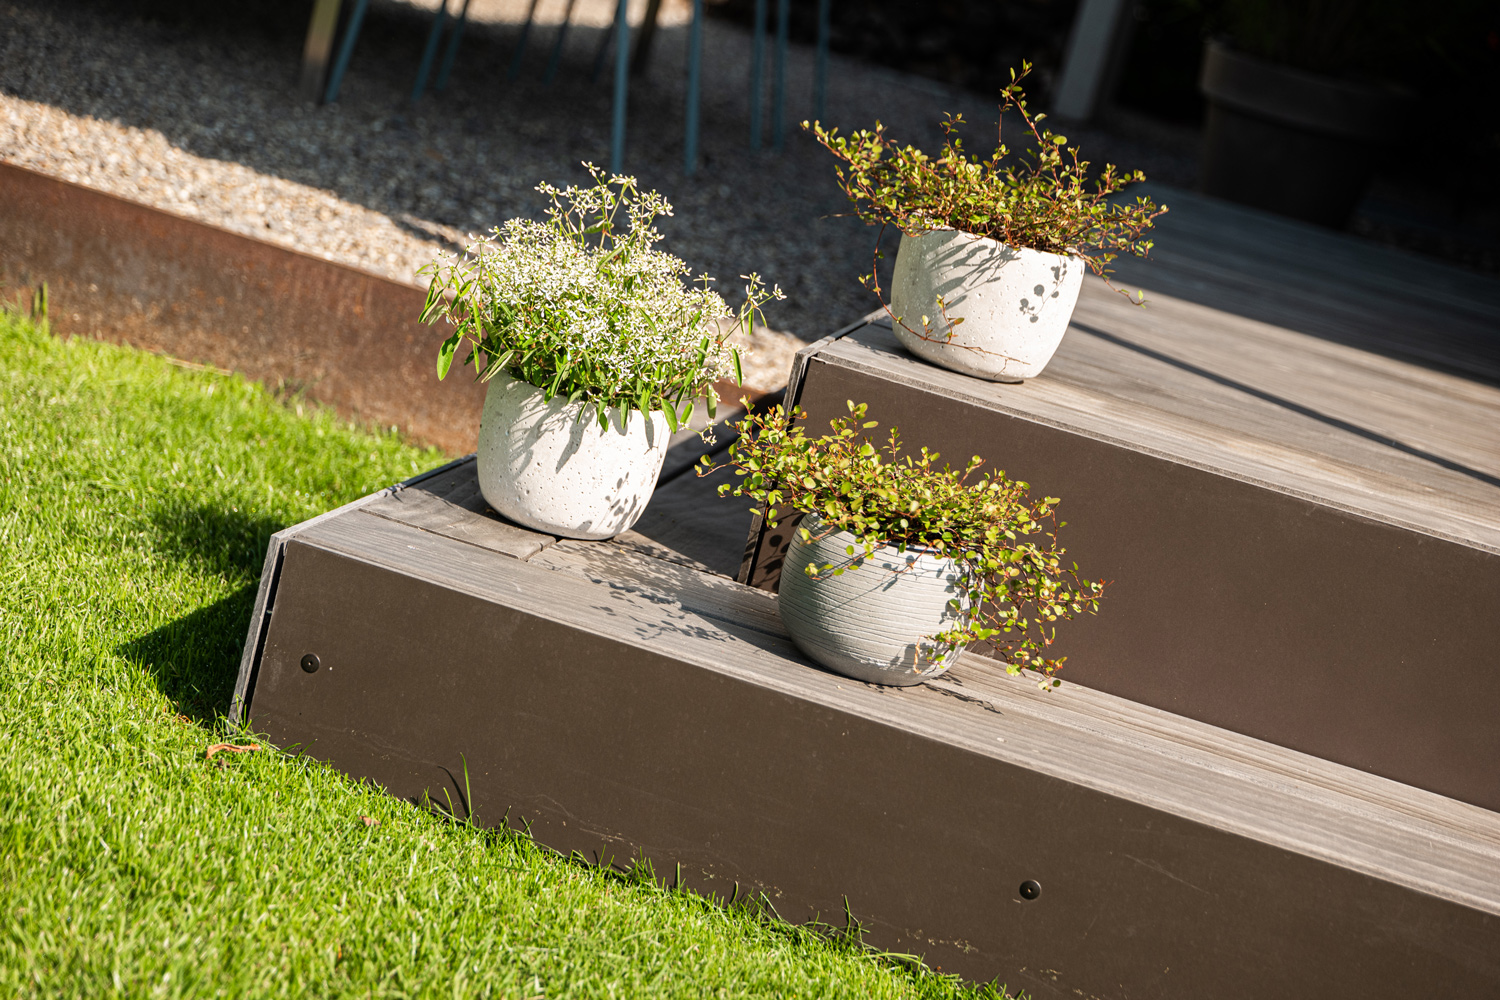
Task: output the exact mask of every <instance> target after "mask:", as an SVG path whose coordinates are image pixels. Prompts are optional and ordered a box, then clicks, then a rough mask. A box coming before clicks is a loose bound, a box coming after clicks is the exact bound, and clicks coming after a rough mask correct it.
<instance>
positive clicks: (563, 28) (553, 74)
mask: <svg viewBox="0 0 1500 1000" xmlns="http://www.w3.org/2000/svg"><path fill="white" fill-rule="evenodd" d="M577 2H578V0H568V9H567V11H566V12H565V13H564V14H563V19H562V24H561V25H559V26H558V28H557V40H556V41H555V42H553V43H552V55H551V56H550V57H548V59H547V72H546V73H545V74H544V75H543V76H542V86H544V87H550V86H552V81H553V80H555V79H557V68H558V67H559V66H560V65H562V50H563V39H565V38H567V37H568V25H570V24H572V23H573V5H574V4H575V3H577Z"/></svg>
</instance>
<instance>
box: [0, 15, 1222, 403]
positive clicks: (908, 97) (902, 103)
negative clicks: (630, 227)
mask: <svg viewBox="0 0 1500 1000" xmlns="http://www.w3.org/2000/svg"><path fill="white" fill-rule="evenodd" d="M527 2H528V0H473V3H472V6H471V19H472V23H471V24H470V26H469V28H468V30H467V32H466V34H465V35H464V39H463V47H462V49H461V51H460V54H459V58H458V62H457V66H456V69H455V71H454V74H453V79H452V83H451V85H450V86H449V88H448V90H447V92H446V93H444V94H442V95H439V96H433V95H429V96H427V97H425V98H423V100H422V101H421V102H419V103H418V104H416V105H412V104H410V103H409V102H408V100H407V95H408V93H409V91H410V87H411V83H412V80H413V78H414V76H415V71H416V66H417V62H418V60H419V58H420V52H421V47H422V44H423V42H424V40H425V36H426V30H427V27H428V25H429V24H430V22H431V17H432V15H431V13H430V11H429V10H424V9H422V7H421V6H419V5H416V4H411V3H398V2H395V0H375V2H374V3H372V5H371V12H370V15H369V18H368V20H367V22H366V28H365V31H364V34H363V36H362V38H361V41H360V46H359V48H358V49H357V51H356V53H355V56H354V59H353V62H352V64H351V67H350V70H349V74H348V76H347V77H346V79H345V83H344V87H343V93H342V95H341V99H340V100H339V102H338V103H337V104H334V105H330V106H325V107H314V106H312V105H310V104H306V103H303V102H302V101H300V100H299V99H298V98H297V96H296V93H295V83H296V77H297V71H298V65H299V60H300V53H301V43H302V35H303V31H304V30H305V27H306V18H307V9H308V4H307V3H306V0H301V2H296V0H262V2H261V3H259V4H252V5H240V8H236V9H232V10H214V11H212V12H205V11H204V9H203V8H206V7H207V6H208V5H200V4H196V3H192V2H191V0H139V2H136V3H129V2H117V3H106V2H103V0H97V2H90V0H0V159H4V160H7V161H9V162H12V163H17V164H21V165H23V166H27V167H31V168H33V169H37V170H41V171H44V172H47V173H50V174H53V175H55V176H58V177H62V178H64V179H66V180H70V181H74V182H77V183H80V184H85V185H88V186H90V187H94V188H98V189H101V190H104V191H108V192H111V193H114V194H119V195H123V196H125V197H128V198H132V199H135V200H138V201H142V202H145V203H148V204H151V205H154V206H156V207H159V208H163V209H166V210H169V211H172V212H176V213H179V214H182V215H186V216H189V217H192V218H196V219H200V220H202V221H205V222H209V223H212V224H215V225H219V226H223V227H225V228H228V229H231V230H234V231H236V232H241V233H246V234H250V235H254V236H257V237H260V238H263V239H267V240H270V241H273V242H276V243H281V244H283V245H286V246H291V247H295V248H297V249H299V250H303V251H306V252H309V253H313V254H316V255H319V256H322V257H325V258H327V259H330V260H337V261H340V262H343V263H347V264H351V265H354V266H357V267H361V268H366V269H369V270H372V271H375V272H378V273H381V274H384V275H387V276H390V277H392V278H396V279H399V280H403V281H411V280H413V275H414V273H415V271H416V269H417V268H418V267H420V266H422V264H424V263H426V262H427V261H428V260H430V259H431V258H432V256H433V255H434V254H435V253H436V252H437V251H438V250H439V249H441V248H445V247H447V248H452V247H454V246H456V245H459V244H461V243H462V242H463V241H464V239H465V235H466V234H467V233H469V232H472V231H476V230H482V229H487V228H488V227H489V226H491V225H494V224H496V223H498V222H499V221H501V220H503V219H505V218H507V217H510V216H513V215H535V214H536V213H538V212H539V210H540V207H541V206H540V201H539V197H538V196H537V195H536V194H535V193H534V191H533V190H532V188H533V187H534V185H535V184H536V183H537V182H538V181H539V180H542V179H548V180H553V181H555V182H559V183H565V182H568V181H573V180H577V179H580V178H581V177H582V170H581V168H580V167H579V163H580V161H582V160H586V159H587V160H593V161H595V162H600V163H603V162H606V161H607V159H608V134H609V99H610V91H609V88H608V86H607V84H606V82H605V81H604V80H601V82H600V83H599V84H598V85H594V84H591V83H590V80H589V75H590V70H591V67H592V65H593V61H594V57H595V53H596V52H597V50H598V46H599V44H600V41H601V38H602V34H603V31H604V28H603V26H604V25H606V24H607V23H608V19H609V11H610V8H611V0H577V8H576V10H575V15H574V27H573V28H572V29H571V30H570V31H569V33H568V36H567V44H566V45H565V47H564V50H563V60H562V67H561V71H560V72H559V74H558V77H557V80H556V82H555V83H554V84H553V85H552V86H551V87H546V86H543V85H542V83H541V77H542V74H543V69H544V67H545V65H546V61H547V56H548V54H549V51H550V47H551V45H552V42H553V39H554V38H555V37H556V34H555V33H556V30H557V28H556V25H557V23H558V22H559V21H560V20H561V13H562V10H563V9H564V5H565V0H543V2H541V3H540V4H539V6H538V27H537V28H536V29H534V30H533V32H532V35H531V45H530V47H529V49H528V52H527V58H526V60H525V62H524V64H523V67H522V73H521V75H520V78H519V79H518V80H516V81H515V82H513V83H512V82H508V81H507V79H506V75H507V74H506V71H507V69H508V67H509V65H510V62H511V58H512V55H513V52H514V46H515V42H516V39H517V37H518V36H519V33H520V24H519V22H520V21H522V20H524V11H525V7H526V5H527ZM635 3H636V6H637V7H641V8H643V7H644V4H645V0H635ZM214 6H215V7H217V6H218V5H214ZM435 6H436V3H435V2H432V0H429V2H428V3H427V7H429V8H431V7H435ZM242 8H249V9H242ZM686 10H687V8H686V2H685V0H666V3H665V4H664V16H663V19H662V24H663V27H662V30H661V31H660V32H659V34H658V36H657V40H656V46H655V48H654V50H653V59H652V64H651V67H650V70H649V72H648V73H647V74H646V75H645V76H644V77H642V78H637V79H636V80H635V81H634V83H633V85H632V91H631V105H630V119H629V121H630V132H629V147H628V154H627V169H628V171H629V172H631V173H634V174H636V175H638V176H639V177H640V178H641V180H642V181H643V182H644V183H645V184H646V185H647V186H651V187H655V188H658V189H659V190H661V191H662V192H663V193H664V194H666V195H667V197H668V198H669V199H670V200H671V201H672V202H673V203H674V204H675V205H676V209H677V211H676V215H675V217H674V218H673V219H670V220H666V222H665V223H664V224H663V226H662V228H663V230H664V231H665V232H666V233H667V236H668V247H669V249H671V250H672V251H673V252H675V253H677V254H678V255H680V256H681V257H683V258H684V259H685V260H687V262H688V263H689V264H690V265H691V266H692V267H693V268H694V269H695V270H697V271H706V272H707V273H709V274H712V275H715V276H716V277H717V278H718V279H719V282H720V285H721V287H722V288H723V289H724V290H725V291H726V293H731V292H733V291H734V290H735V289H736V288H737V287H738V284H739V283H738V282H737V281H736V280H735V278H736V276H737V275H739V274H742V273H745V272H746V271H749V270H751V269H754V270H757V271H759V272H760V273H761V274H762V275H764V276H765V277H766V278H767V280H769V281H772V282H776V283H779V284H780V285H781V286H782V287H783V289H785V291H786V292H787V295H788V300H787V301H786V302H785V303H781V304H778V305H775V306H773V307H772V308H771V309H769V310H768V318H769V320H770V322H771V324H772V326H773V327H774V328H775V330H776V331H779V333H778V334H774V335H766V336H762V337H760V338H758V340H757V343H756V344H755V345H754V352H755V353H754V358H753V360H752V363H751V364H750V366H749V370H748V371H747V372H746V375H747V381H748V382H750V383H751V384H752V385H756V386H759V387H761V388H769V387H772V386H774V385H778V384H781V382H783V381H784V380H785V377H786V372H787V368H788V364H789V361H790V354H791V352H792V351H794V350H795V349H796V347H797V346H798V345H799V344H800V343H801V342H802V341H804V340H811V339H816V338H817V337H819V336H822V335H823V334H824V333H826V332H829V331H831V330H832V329H834V328H836V327H837V326H840V325H842V324H844V323H846V322H848V321H849V320H850V319H851V318H853V317H855V316H858V315H860V314H862V313H864V312H866V311H868V310H869V309H870V308H872V307H873V306H874V305H875V303H874V301H873V299H872V298H871V296H870V294H869V293H868V292H866V291H865V290H864V289H863V288H862V287H861V286H860V285H859V283H858V280H857V277H858V275H859V274H860V273H862V272H863V271H865V270H867V269H868V267H869V264H870V260H871V253H872V250H873V248H874V236H875V234H874V231H873V230H868V229H865V228H863V227H861V226H860V225H859V224H858V223H857V221H855V220H852V219H844V218H833V217H831V216H832V215H833V213H837V212H839V211H841V210H842V208H843V205H844V202H843V201H842V196H841V195H840V194H839V192H838V189H837V188H836V186H835V184H834V180H833V172H832V164H831V160H830V158H829V157H828V156H827V154H826V153H824V152H823V151H822V150H821V149H820V148H818V147H817V146H816V144H815V143H813V142H812V141H811V140H809V139H808V138H807V137H806V136H805V135H803V134H801V133H800V132H799V131H797V130H796V129H795V127H793V125H792V123H795V122H800V121H801V120H802V119H803V118H804V117H808V116H809V115H810V114H811V113H812V105H811V90H812V86H811V84H812V63H813V59H812V53H811V51H810V50H807V49H804V48H800V47H794V48H793V50H792V52H791V56H790V58H789V61H788V107H787V111H788V135H787V140H786V147H785V149H784V150H783V151H780V152H775V151H772V150H770V149H769V148H767V149H765V150H763V151H762V152H759V153H753V152H751V151H750V150H749V148H748V144H747V136H748V132H749V125H748V101H747V93H748V72H749V63H750V48H751V46H750V39H749V36H748V35H747V34H745V33H744V32H742V31H740V30H739V29H737V28H735V27H733V26H730V25H727V24H724V23H721V22H718V21H715V20H714V19H712V18H710V19H709V20H708V21H707V25H706V31H705V56H704V69H705V80H704V92H703V136H702V140H701V148H702V149H703V151H704V163H703V166H702V168H701V169H700V170H699V171H698V173H697V174H696V175H695V176H693V177H691V178H689V177H685V176H683V173H682V169H681V159H682V113H681V107H682V99H683V97H682V94H683V88H682V79H683V75H684V61H685V47H686V46H685V38H686V31H685V28H684V26H683V25H684V22H685V20H686ZM637 16H638V14H637ZM768 63H769V59H768ZM603 75H604V76H605V77H607V76H608V74H607V73H605V74H603ZM830 76H831V79H830V86H829V97H828V111H829V115H828V117H829V120H830V121H832V122H836V123H840V124H842V125H843V126H844V127H845V128H846V129H847V128H853V127H861V126H865V125H868V124H870V123H872V122H873V121H874V120H875V119H876V118H879V119H881V120H882V121H884V122H886V123H887V124H888V125H890V126H891V128H892V130H893V132H894V133H895V134H896V135H898V136H899V137H901V138H903V139H905V140H907V141H913V142H918V143H920V144H923V145H924V146H926V147H928V148H930V147H932V146H934V145H936V143H937V139H938V134H939V133H938V130H937V127H936V122H937V121H938V119H939V118H940V117H941V114H942V112H944V111H961V112H963V113H964V115H965V117H966V118H969V119H970V120H972V121H975V122H977V123H984V122H989V123H990V124H989V125H988V126H984V129H985V131H989V130H990V129H993V122H994V106H993V103H992V102H989V101H987V100H985V99H984V98H982V97H980V96H976V95H973V94H969V93H964V92H956V91H952V90H950V89H949V88H946V87H943V86H941V85H938V84H934V83H932V82H931V81H928V80H924V79H920V78H916V77H906V76H903V75H901V74H899V73H895V72H892V71H890V70H886V69H883V68H881V67H875V66H869V65H864V64H861V63H857V62H853V61H850V60H845V59H841V58H839V57H837V56H835V57H834V58H833V61H832V70H831V74H830ZM766 118H767V125H766V127H767V132H766V146H767V147H769V146H770V131H769V128H770V125H769V110H768V111H767V115H766ZM1070 134H1071V135H1072V136H1073V138H1074V139H1075V140H1078V141H1081V142H1082V143H1083V144H1084V148H1085V150H1086V152H1089V153H1090V154H1091V155H1092V156H1093V158H1095V159H1104V158H1109V159H1114V160H1116V161H1118V162H1121V163H1122V165H1125V166H1129V167H1140V168H1142V169H1145V170H1146V171H1147V173H1148V174H1149V175H1151V176H1152V177H1153V179H1157V180H1163V181H1166V182H1168V183H1177V184H1186V183H1190V182H1191V179H1192V171H1193V162H1192V153H1191V148H1190V147H1185V146H1183V145H1182V143H1181V142H1180V141H1177V139H1176V137H1174V136H1171V135H1165V136H1164V135H1162V134H1160V133H1156V134H1152V133H1150V131H1149V130H1147V129H1144V128H1135V129H1134V130H1133V132H1131V133H1129V134H1127V133H1126V132H1125V130H1123V129H1121V130H1117V131H1115V132H1105V131H1101V130H1097V129H1093V130H1070ZM979 138H980V135H979V134H978V132H977V131H976V135H975V139H976V140H978V139H979ZM973 145H976V146H978V145H982V143H980V142H975V143H973ZM891 245H892V246H893V243H892V244H891ZM729 297H730V298H731V299H733V295H730V296H729Z"/></svg>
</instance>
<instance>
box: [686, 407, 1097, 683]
mask: <svg viewBox="0 0 1500 1000" xmlns="http://www.w3.org/2000/svg"><path fill="white" fill-rule="evenodd" d="M848 405H849V413H848V415H847V416H843V417H838V418H835V419H834V420H833V421H832V422H831V428H832V429H831V431H830V433H828V434H824V435H822V436H820V437H815V438H810V437H808V436H807V434H806V433H805V431H804V429H803V427H802V425H801V424H800V423H799V424H790V423H789V421H788V420H787V418H786V414H785V413H784V412H783V411H782V408H781V407H779V406H777V407H773V408H771V409H770V410H768V411H766V412H764V413H751V414H750V415H749V416H747V417H745V419H744V420H743V421H741V422H740V425H739V437H738V439H737V440H736V441H735V442H734V444H733V445H731V447H730V449H729V458H728V461H727V462H725V463H723V464H721V465H714V464H713V462H712V460H711V459H709V458H707V457H705V458H704V459H703V465H704V468H702V469H700V470H699V475H708V474H709V473H711V472H714V471H716V470H717V469H720V468H724V467H725V466H728V467H730V468H733V469H734V471H735V475H736V476H740V477H743V478H741V479H740V481H739V483H738V484H730V483H725V484H724V485H723V486H720V487H719V494H720V496H725V495H733V496H737V497H738V496H747V497H750V498H751V499H753V500H755V501H756V502H757V503H758V504H759V505H760V506H759V507H758V508H756V509H755V512H756V513H758V514H761V515H762V516H764V517H765V519H766V521H767V522H768V523H769V524H770V525H771V526H772V527H775V525H776V523H777V522H778V519H780V518H782V517H785V516H786V515H787V513H788V512H789V511H801V512H802V513H804V514H811V515H814V516H815V517H816V519H817V524H818V529H817V530H818V531H819V532H820V534H819V535H818V537H819V538H822V537H826V536H827V535H828V534H833V533H836V532H840V531H847V532H849V533H850V534H851V535H853V536H854V539H855V544H853V545H850V546H849V547H848V550H847V552H848V556H849V558H848V560H847V561H846V562H844V563H843V564H840V565H833V564H825V565H822V566H818V565H812V564H810V565H809V566H808V567H807V570H806V571H807V573H808V575H810V576H813V577H814V578H818V577H821V576H822V575H824V574H829V573H831V574H834V575H837V574H840V573H843V572H845V571H846V570H850V569H854V568H857V567H859V566H860V565H861V563H862V561H863V559H865V558H867V557H869V556H871V555H873V554H874V552H875V550H876V549H877V548H879V547H881V546H885V545H890V546H894V547H896V549H898V550H899V551H901V552H905V551H906V550H907V549H908V548H921V549H926V550H929V551H931V552H932V553H934V554H935V555H937V556H939V557H942V558H948V559H952V560H954V561H955V563H956V564H957V567H958V570H959V579H960V583H959V591H960V594H959V597H958V598H956V599H955V607H954V610H955V611H956V612H958V613H959V614H960V616H961V618H960V620H959V622H958V624H956V625H954V626H953V627H952V628H950V629H947V630H946V631H943V632H940V633H938V634H937V635H935V636H926V637H924V638H926V639H928V640H930V641H931V642H932V643H933V644H934V646H935V647H937V650H938V652H939V654H940V653H941V652H943V651H945V650H948V649H952V648H954V647H958V646H966V645H969V644H970V643H977V642H989V643H991V644H992V645H993V646H994V648H995V649H996V651H997V652H999V653H1000V654H1001V655H1002V657H1003V658H1004V659H1005V661H1006V663H1007V664H1008V668H1009V670H1010V671H1011V673H1018V672H1019V671H1020V670H1021V669H1022V668H1023V667H1025V668H1030V669H1034V670H1039V671H1042V672H1043V673H1044V674H1045V675H1047V676H1048V677H1051V675H1052V673H1053V672H1054V671H1055V670H1057V668H1058V667H1060V666H1061V665H1062V662H1063V660H1064V659H1066V657H1062V658H1051V657H1048V656H1047V655H1046V648H1047V646H1049V645H1050V644H1051V643H1052V640H1053V637H1054V635H1055V624H1054V623H1056V622H1057V621H1059V620H1065V619H1071V618H1073V617H1074V616H1075V615H1078V614H1081V613H1083V612H1088V613H1090V614H1092V613H1095V612H1097V611H1098V610H1099V598H1100V596H1101V594H1102V593H1103V590H1104V582H1103V581H1098V582H1088V581H1083V580H1081V579H1080V578H1079V575H1078V566H1077V564H1076V563H1075V564H1073V565H1072V566H1064V565H1063V562H1062V557H1063V554H1064V549H1062V548H1061V547H1060V546H1059V545H1058V543H1057V529H1058V528H1059V527H1061V525H1060V524H1058V522H1057V520H1056V516H1055V514H1054V511H1055V509H1056V507H1057V505H1058V503H1059V502H1060V501H1059V500H1058V498H1056V497H1044V498H1043V499H1041V500H1034V499H1032V498H1031V496H1030V490H1031V487H1030V485H1029V484H1027V483H1024V482H1015V481H1012V480H1010V479H1008V478H1006V475H1005V473H1004V472H1003V471H1000V472H993V473H986V474H983V475H980V476H979V477H978V478H977V479H976V478H974V474H975V473H976V472H977V471H978V470H979V467H980V466H981V465H983V464H984V462H983V460H982V459H980V458H979V457H978V456H975V457H974V458H972V459H970V460H969V463H968V465H967V466H965V467H964V469H963V471H962V472H955V471H954V470H953V469H952V468H951V467H950V466H947V465H944V466H942V467H941V468H939V467H938V465H937V461H938V458H939V455H938V454H937V453H936V452H930V451H928V450H927V449H926V448H923V449H922V450H921V455H920V456H919V457H915V458H914V457H913V456H911V455H909V454H907V455H903V454H902V453H901V440H900V435H899V434H898V432H897V430H896V428H891V431H890V434H889V436H888V438H887V440H886V442H885V444H884V446H883V447H881V448H876V446H875V445H873V444H871V443H870V441H869V440H868V438H867V436H866V435H865V434H864V433H862V432H863V431H867V430H870V429H872V428H874V427H876V426H878V424H877V422H876V421H873V420H866V419H865V416H866V412H867V407H866V405H865V404H864V403H860V404H858V405H856V404H855V403H853V402H852V401H851V402H850V403H849V404H848ZM797 417H798V419H799V420H805V419H806V418H807V414H806V413H799V414H797ZM799 530H800V531H801V533H802V537H803V538H804V540H806V539H809V538H810V537H811V535H810V534H809V531H808V529H807V528H805V527H804V528H800V529H799ZM1028 609H1029V610H1028ZM1054 683H1056V682H1055V681H1054ZM1043 686H1045V684H1044V685H1043Z"/></svg>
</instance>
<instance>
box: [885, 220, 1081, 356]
mask: <svg viewBox="0 0 1500 1000" xmlns="http://www.w3.org/2000/svg"><path fill="white" fill-rule="evenodd" d="M1084 267H1085V264H1084V262H1083V260H1082V259H1080V258H1078V257H1067V256H1064V255H1062V254H1055V253H1042V252H1040V251H1037V250H1017V249H1014V248H1013V247H1009V246H1006V245H1005V244H1004V243H999V242H996V241H995V240H990V239H984V238H982V237H977V236H971V235H969V234H968V233H961V232H958V231H956V230H952V229H940V230H934V231H932V232H929V233H923V234H922V235H920V236H907V235H905V234H903V235H902V237H901V249H900V251H899V252H898V253H897V255H896V271H895V274H894V275H893V276H892V278H891V312H892V313H893V314H894V315H895V316H896V317H897V318H898V319H899V320H900V322H897V323H896V324H894V326H895V332H896V337H897V339H899V340H900V341H901V343H902V344H903V345H904V346H905V347H906V349H907V350H909V351H911V352H912V353H913V354H915V355H917V356H918V357H920V358H922V359H924V360H926V361H931V362H932V363H933V364H935V365H941V366H942V367H944V368H951V369H953V370H954V371H958V372H963V373H964V374H966V375H975V376H977V377H979V378H983V379H990V380H991V381H995V382H1019V381H1021V380H1022V379H1028V378H1032V377H1034V376H1036V375H1038V374H1040V373H1041V370H1042V369H1043V368H1045V367H1046V366H1047V362H1048V361H1051V360H1052V355H1053V354H1054V353H1055V352H1056V351H1057V345H1058V344H1060V343H1062V338H1063V334H1064V333H1066V332H1067V329H1068V320H1069V319H1070V318H1072V316H1073V307H1074V306H1075V305H1077V304H1078V290H1079V288H1080V287H1082V285H1083V271H1084ZM939 296H941V297H942V299H943V303H944V306H945V308H946V312H947V315H948V319H949V320H955V319H962V320H963V322H962V323H958V324H955V325H953V326H952V327H951V328H950V327H949V326H948V325H947V324H945V323H944V322H943V312H944V310H940V309H939V308H938V304H937V300H938V297H939ZM923 316H926V317H927V318H928V320H929V330H928V332H927V333H926V335H925V336H923V328H922V317H923ZM950 329H951V332H952V337H951V338H950V337H949V332H950Z"/></svg>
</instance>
